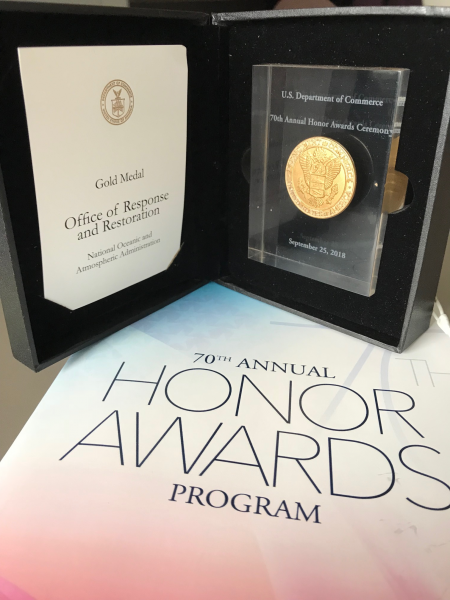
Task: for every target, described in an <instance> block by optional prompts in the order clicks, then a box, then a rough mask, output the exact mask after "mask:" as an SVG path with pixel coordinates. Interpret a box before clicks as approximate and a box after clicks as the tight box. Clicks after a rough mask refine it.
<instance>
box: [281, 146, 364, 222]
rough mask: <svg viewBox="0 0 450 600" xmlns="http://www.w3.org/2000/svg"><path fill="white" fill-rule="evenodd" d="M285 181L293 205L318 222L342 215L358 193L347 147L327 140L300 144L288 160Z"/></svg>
mask: <svg viewBox="0 0 450 600" xmlns="http://www.w3.org/2000/svg"><path fill="white" fill-rule="evenodd" d="M285 178H286V187H287V190H288V192H289V196H290V197H291V200H292V202H293V203H294V204H295V205H296V207H297V208H298V209H300V210H301V211H302V212H304V213H305V214H307V215H309V216H310V217H314V218H315V219H329V218H331V217H335V216H336V215H339V214H340V213H341V212H343V211H344V210H345V209H346V208H347V206H348V205H349V204H350V202H351V201H352V199H353V196H354V194H355V189H356V169H355V163H354V162H353V159H352V157H351V156H350V154H349V153H348V151H347V150H346V149H345V148H344V146H342V145H341V144H339V143H338V142H335V141H334V140H331V139H330V138H326V137H312V138H308V139H307V140H304V141H303V142H301V143H300V144H298V146H296V147H295V148H294V150H293V151H292V153H291V155H290V156H289V160H288V162H287V165H286V173H285Z"/></svg>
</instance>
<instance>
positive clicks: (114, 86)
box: [100, 79, 134, 125]
mask: <svg viewBox="0 0 450 600" xmlns="http://www.w3.org/2000/svg"><path fill="white" fill-rule="evenodd" d="M100 108H101V111H102V115H103V116H104V117H105V119H106V120H107V121H108V123H111V125H122V124H123V123H125V121H128V119H129V118H130V117H131V113H132V112H133V108H134V95H133V92H132V90H131V88H130V86H129V85H128V83H125V81H122V80H121V79H114V80H113V81H110V82H109V83H108V84H107V85H105V87H104V89H103V92H102V96H101V99H100Z"/></svg>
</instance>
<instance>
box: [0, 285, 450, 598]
mask: <svg viewBox="0 0 450 600" xmlns="http://www.w3.org/2000/svg"><path fill="white" fill-rule="evenodd" d="M449 391H450V338H448V337H447V336H446V335H445V334H444V333H443V332H441V331H440V330H439V329H438V328H437V327H436V326H433V327H432V328H431V329H430V330H429V332H427V333H426V334H425V335H423V336H422V337H421V338H420V339H419V340H418V341H417V342H416V343H415V344H413V346H411V347H410V348H409V349H408V350H407V351H406V352H405V353H403V354H402V355H396V354H393V353H391V352H388V351H385V350H382V349H380V348H377V347H375V346H372V345H370V344H367V343H365V342H363V341H360V340H355V339H353V338H351V337H349V336H345V335H343V334H340V333H337V332H334V331H331V330H329V329H327V328H324V327H321V326H319V325H316V324H314V323H311V322H309V321H306V320H304V319H301V318H299V317H296V316H294V315H291V314H289V313H287V312H283V311H282V310H279V309H277V308H274V307H271V306H269V305H266V304H263V303H261V302H258V301H257V300H253V299H251V298H248V297H246V296H243V295H241V294H238V293H237V292H233V291H231V290H228V289H226V288H224V287H221V286H219V285H217V284H209V285H207V286H205V287H203V288H201V289H199V290H197V291H196V292H194V293H192V294H190V295H189V296H187V297H185V298H183V299H182V300H179V301H178V302H176V303H174V304H172V305H170V306H168V307H167V308H165V309H163V310H161V311H159V312H157V313H155V314H153V315H151V316H149V317H147V318H145V319H143V320H142V321H140V322H138V323H136V324H134V325H132V326H130V327H128V328H126V329H124V330H122V331H121V332H119V333H117V334H115V335H113V336H111V337H109V338H108V339H106V340H104V341H102V342H100V343H98V344H96V345H94V346H92V347H90V348H88V349H86V350H84V351H82V352H80V353H78V354H76V355H75V356H73V357H72V358H71V359H70V360H69V362H68V363H67V365H66V366H65V367H64V369H63V371H62V372H61V374H60V375H59V377H58V378H57V380H56V381H55V383H54V384H53V386H52V387H51V389H50V390H49V392H48V393H47V395H46V396H45V398H44V399H43V400H42V402H41V403H40V405H39V406H38V408H37V409H36V411H35V413H34V414H33V416H32V417H31V418H30V420H29V422H28V423H27V425H26V426H25V428H24V429H23V431H22V433H21V434H20V436H19V437H18V439H17V440H16V442H15V443H14V445H13V446H12V448H11V449H10V451H9V452H8V454H7V455H6V457H5V458H4V459H3V461H2V462H1V463H0V599H1V600H4V599H7V600H125V599H126V600H128V599H133V600H149V599H157V600H175V599H176V600H181V599H182V600H212V599H214V600H331V599H332V600H362V599H364V600H438V599H447V600H448V599H450V569H449V565H450V435H449V422H450V394H449Z"/></svg>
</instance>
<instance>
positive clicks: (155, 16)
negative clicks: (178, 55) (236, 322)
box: [0, 3, 450, 370]
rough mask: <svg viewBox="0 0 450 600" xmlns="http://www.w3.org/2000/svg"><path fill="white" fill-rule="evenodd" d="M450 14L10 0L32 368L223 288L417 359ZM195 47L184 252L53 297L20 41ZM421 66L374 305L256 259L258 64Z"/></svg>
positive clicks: (15, 258)
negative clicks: (117, 286)
mask: <svg viewBox="0 0 450 600" xmlns="http://www.w3.org/2000/svg"><path fill="white" fill-rule="evenodd" d="M449 17H450V10H448V9H442V8H421V7H417V8H416V7H413V8H368V9H367V8H337V9H316V10H298V11H297V10H295V11H294V10H289V11H267V12H254V13H227V14H216V15H212V17H211V16H209V15H206V14H200V13H187V12H174V11H162V10H158V11H147V10H145V11H144V10H139V9H137V10H136V9H130V10H128V9H104V8H91V7H89V8H87V7H73V6H72V7H69V6H57V7H56V6H55V5H36V4H17V3H0V44H1V46H0V47H1V54H0V165H1V169H2V174H3V182H2V184H1V188H2V190H1V204H0V242H1V243H0V267H1V271H0V273H1V295H2V303H3V308H4V312H5V316H6V319H7V325H8V331H9V334H10V338H11V345H12V348H13V353H14V355H15V356H16V358H17V359H18V360H20V361H22V362H23V363H25V364H26V365H28V366H29V367H31V368H32V369H35V370H40V369H43V368H45V367H46V366H48V365H50V364H52V363H54V362H56V361H57V360H60V359H61V358H63V357H65V356H67V355H69V354H71V353H73V352H75V351H77V350H80V349H81V348H83V347H85V346H87V345H88V344H91V343H93V342H95V341H97V340H99V339H100V338H102V337H104V336H106V335H109V334H111V333H113V332H115V331H117V330H118V329H120V328H122V327H124V326H125V325H128V324H130V323H132V322H133V321H136V320H137V319H140V318H142V317H144V316H145V315H147V314H149V313H151V312H152V311H155V310H158V309H159V308H161V307H163V306H165V305H167V304H168V303H170V302H173V301H174V300H176V299H178V298H180V297H181V296H183V295H185V294H187V293H189V292H190V291H192V290H194V289H195V288H197V287H199V286H201V285H203V284H204V283H205V282H207V281H218V282H219V283H222V284H223V285H226V286H228V287H230V288H232V289H236V290H238V291H240V292H242V293H244V294H248V295H250V296H252V297H255V298H258V299H260V300H263V301H266V302H269V303H271V304H273V305H275V306H278V307H281V308H284V309H286V310H288V311H290V312H292V313H295V314H299V315H301V316H304V317H307V318H309V319H312V320H314V321H316V322H318V323H322V324H326V325H328V326H330V327H332V328H334V329H337V330H339V331H343V332H345V333H348V334H350V335H353V336H355V337H358V338H360V339H363V340H366V341H369V342H371V343H373V344H377V345H378V346H381V347H383V348H387V349H389V350H392V351H396V352H401V351H402V350H403V349H404V348H406V347H407V346H408V345H409V344H411V343H412V342H413V341H414V340H415V339H416V338H417V337H419V336H420V335H421V334H422V333H423V332H424V331H425V330H426V329H427V328H428V326H429V322H430V317H431V312H432V307H433V302H434V296H435V293H436V289H437V285H438V280H439V274H440V270H441V265H442V259H443V255H444V250H445V245H446V240H447V235H448V231H449V226H450V194H449V191H448V185H449V176H450V159H449V155H448V151H447V149H446V137H447V129H448V123H449V103H450V100H449V94H448V83H449V73H450V18H449ZM140 44H144V45H145V44H183V45H184V46H186V48H187V57H188V69H189V86H188V140H187V171H186V193H185V209H184V220H183V231H182V244H183V245H182V250H181V252H180V253H179V254H178V256H177V258H176V260H175V261H174V262H173V263H172V265H171V266H170V267H169V268H168V269H167V270H166V271H164V272H163V273H160V274H158V275H156V276H154V277H151V278H149V279H147V280H145V281H142V282H141V283H138V284H136V285H133V286H131V287H129V288H127V289H125V290H122V291H120V292H118V293H115V294H113V295H111V296H108V297H107V298H104V299H102V300H99V301H97V302H94V303H92V304H90V305H88V306H85V307H83V308H80V309H77V310H74V311H71V310H69V309H67V308H64V307H62V306H60V305H58V304H55V303H53V302H51V301H49V300H46V299H44V297H43V281H42V262H41V253H40V238H39V227H38V217H37V208H36V198H35V189H34V181H33V171H32V163H31V153H30V145H29V139H28V132H27V121H26V116H25V107H24V98H23V93H22V86H21V80H20V72H19V63H18V56H17V48H18V47H26V46H29V47H35V46H95V45H140ZM265 63H272V64H273V63H279V64H303V65H335V66H337V65H342V66H351V67H390V68H392V67H395V68H406V69H410V78H409V86H408V93H407V100H406V105H405V111H404V117H403V125H402V132H401V137H400V146H399V151H398V157H397V170H399V171H401V172H403V173H405V174H406V175H407V176H408V178H409V182H410V183H409V188H408V194H407V205H406V206H405V208H403V209H402V210H400V211H398V212H396V213H393V214H391V215H389V217H388V224H387V230H386V236H385V242H384V249H383V253H382V259H381V265H380V270H379V278H378V285H377V290H376V293H375V294H374V295H373V296H371V297H370V298H367V297H363V296H359V295H357V294H354V293H351V292H348V291H345V290H342V289H338V288H335V287H331V286H329V285H326V284H324V283H321V282H318V281H314V280H311V279H308V278H305V277H302V276H300V275H297V274H294V273H290V272H286V271H282V270H279V269H276V268H274V267H272V266H269V265H265V264H262V263H258V262H256V261H253V260H249V259H248V216H249V182H248V165H249V160H248V159H249V154H250V152H249V149H250V139H251V90H252V66H253V65H255V64H265Z"/></svg>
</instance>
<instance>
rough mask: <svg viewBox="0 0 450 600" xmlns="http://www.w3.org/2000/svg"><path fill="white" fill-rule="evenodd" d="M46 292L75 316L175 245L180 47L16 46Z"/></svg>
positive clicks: (182, 132)
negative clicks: (75, 311) (73, 311)
mask: <svg viewBox="0 0 450 600" xmlns="http://www.w3.org/2000/svg"><path fill="white" fill-rule="evenodd" d="M19 59H20V73H21V79H22V87H23V93H24V99H25V109H26V116H27V125H28V133H29V139H30V147H31V158H32V163H33V175H34V184H35V192H36V201H37V209H38V217H39V231H40V237H41V251H42V268H43V279H44V296H45V298H47V299H48V300H52V301H53V302H57V303H58V304H61V305H63V306H65V307H67V308H70V309H72V310H73V309H77V308H80V307H82V306H85V305H86V304H89V303H91V302H94V301H96V300H100V299H101V298H104V297H105V296H108V295H110V294H113V293H115V292H117V291H119V290H122V289H124V288H126V287H128V286H130V285H133V284H135V283H138V282H140V281H142V280H144V279H147V278H148V277H152V276H153V275H156V274H157V273H160V272H162V271H164V270H166V269H167V268H168V267H169V266H170V264H171V263H172V261H173V259H174V257H175V256H176V254H177V253H178V251H179V249H180V240H181V227H182V221H183V207H184V182H185V163H186V123H187V117H186V114H187V112H186V111H187V62H186V48H185V47H184V46H181V45H178V46H95V47H89V46H87V47H64V48H62V47H56V48H19Z"/></svg>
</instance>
